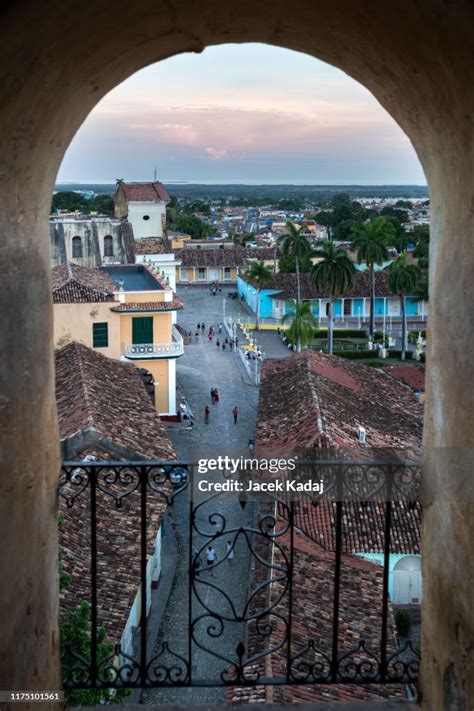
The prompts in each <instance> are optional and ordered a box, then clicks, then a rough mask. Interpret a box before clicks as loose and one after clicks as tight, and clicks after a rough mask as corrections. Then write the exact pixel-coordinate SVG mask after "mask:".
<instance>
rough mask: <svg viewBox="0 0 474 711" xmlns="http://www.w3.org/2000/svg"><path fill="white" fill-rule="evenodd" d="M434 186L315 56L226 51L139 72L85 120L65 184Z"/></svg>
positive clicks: (354, 86)
mask: <svg viewBox="0 0 474 711" xmlns="http://www.w3.org/2000/svg"><path fill="white" fill-rule="evenodd" d="M155 167H156V169H157V176H158V179H159V180H162V181H164V182H173V181H189V182H195V181H200V182H217V183H219V182H247V183H260V182H261V183H265V182H267V183H270V182H271V183H278V182H281V183H291V182H293V183H300V184H301V183H307V184H318V183H321V184H338V183H340V184H344V183H346V184H347V183H356V184H361V185H362V184H426V180H425V178H424V175H423V171H422V168H421V166H420V163H419V161H418V159H417V156H416V154H415V151H414V149H413V147H412V145H411V144H410V142H409V140H408V138H407V137H406V136H405V134H404V133H403V131H402V130H401V129H400V128H399V126H398V125H397V124H396V123H395V121H394V120H393V119H392V118H391V117H390V116H389V115H388V114H387V112H386V111H385V109H383V108H382V107H381V106H380V105H379V103H378V102H377V101H376V99H375V98H374V97H373V96H372V95H371V94H370V92H368V91H367V89H365V88H364V87H362V86H361V85H360V84H358V83H357V82H356V81H354V80H353V79H352V78H350V77H348V76H347V75H346V74H344V73H343V72H341V71H340V70H339V69H336V68H335V67H332V66H330V65H329V64H325V63H324V62H320V61H318V60H316V59H314V58H313V57H309V56H308V55H305V54H301V53H299V52H293V51H291V50H287V49H281V48H278V47H273V46H268V45H261V44H243V45H220V46H218V47H210V48H207V49H206V50H205V51H204V52H203V53H202V54H192V53H186V54H181V55H178V56H176V57H173V58H171V59H167V60H164V61H162V62H159V63H158V64H154V65H152V66H150V67H147V68H145V69H143V70H142V71H140V72H137V73H136V74H134V75H133V76H131V77H129V78H128V79H127V80H126V81H125V82H123V83H122V84H120V85H118V86H117V87H116V88H115V89H113V90H112V91H111V92H110V93H109V94H107V96H106V97H104V99H102V101H101V102H100V103H99V104H97V106H96V107H95V108H94V109H93V111H92V112H91V113H90V114H89V116H88V117H87V119H86V120H85V122H84V123H83V124H82V126H81V128H80V129H79V131H78V132H77V134H76V136H75V138H74V139H73V141H72V143H71V145H70V146H69V149H68V151H67V152H66V155H65V157H64V160H63V163H62V165H61V168H60V171H59V175H58V181H59V182H76V181H77V182H113V181H115V179H116V178H123V179H125V180H151V179H153V173H154V169H155Z"/></svg>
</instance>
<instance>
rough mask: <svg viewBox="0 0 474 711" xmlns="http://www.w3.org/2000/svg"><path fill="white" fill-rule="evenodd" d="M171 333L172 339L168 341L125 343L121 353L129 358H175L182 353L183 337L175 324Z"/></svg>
mask: <svg viewBox="0 0 474 711" xmlns="http://www.w3.org/2000/svg"><path fill="white" fill-rule="evenodd" d="M171 333H172V340H171V341H170V342H168V343H126V344H125V346H124V352H123V354H124V356H125V358H129V359H130V360H149V359H150V358H177V357H178V356H181V355H183V353H184V342H183V337H182V336H181V334H180V333H179V331H178V330H177V328H176V327H175V326H172V328H171Z"/></svg>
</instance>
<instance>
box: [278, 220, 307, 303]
mask: <svg viewBox="0 0 474 711" xmlns="http://www.w3.org/2000/svg"><path fill="white" fill-rule="evenodd" d="M286 229H287V230H288V232H287V233H286V234H284V235H281V237H280V238H279V239H278V244H279V245H280V246H281V248H282V251H283V254H285V255H291V256H292V257H293V258H294V260H295V272H296V301H297V302H298V303H300V302H301V280H300V263H301V262H302V261H303V260H304V259H305V258H308V256H309V254H310V252H311V247H310V244H309V242H308V239H307V237H305V235H303V234H301V230H300V229H298V228H297V227H295V226H294V224H293V223H292V222H287V223H286Z"/></svg>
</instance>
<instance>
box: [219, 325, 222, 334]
mask: <svg viewBox="0 0 474 711" xmlns="http://www.w3.org/2000/svg"><path fill="white" fill-rule="evenodd" d="M219 333H222V324H221V323H220V324H219Z"/></svg>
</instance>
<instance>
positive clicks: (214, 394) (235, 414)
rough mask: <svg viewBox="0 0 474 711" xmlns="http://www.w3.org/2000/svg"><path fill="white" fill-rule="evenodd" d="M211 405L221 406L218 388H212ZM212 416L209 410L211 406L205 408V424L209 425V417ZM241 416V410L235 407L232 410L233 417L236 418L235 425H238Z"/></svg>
mask: <svg viewBox="0 0 474 711" xmlns="http://www.w3.org/2000/svg"><path fill="white" fill-rule="evenodd" d="M211 403H212V404H213V405H218V404H219V389H218V388H211ZM210 414H211V410H210V408H209V405H205V406H204V424H206V425H208V424H209V415H210ZM238 416H239V408H238V407H237V405H234V407H233V408H232V417H233V418H234V425H236V424H237V419H238Z"/></svg>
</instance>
